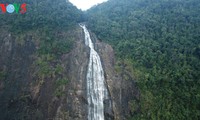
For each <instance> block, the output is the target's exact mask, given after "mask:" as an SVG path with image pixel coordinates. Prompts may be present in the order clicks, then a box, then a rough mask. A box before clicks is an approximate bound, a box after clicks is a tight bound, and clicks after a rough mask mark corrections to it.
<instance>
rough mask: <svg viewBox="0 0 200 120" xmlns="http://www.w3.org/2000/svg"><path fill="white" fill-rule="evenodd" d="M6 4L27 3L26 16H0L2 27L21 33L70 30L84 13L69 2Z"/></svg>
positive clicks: (26, 0)
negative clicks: (39, 30) (40, 30)
mask: <svg viewBox="0 0 200 120" xmlns="http://www.w3.org/2000/svg"><path fill="white" fill-rule="evenodd" d="M6 3H18V4H22V3H26V4H27V6H26V8H27V12H26V13H25V14H20V13H18V14H17V13H13V14H8V13H6V14H3V15H1V16H0V23H1V25H6V26H10V30H11V31H13V32H15V33H19V32H25V31H27V30H30V29H38V28H44V27H46V28H48V29H69V28H71V27H72V26H73V25H75V24H76V23H77V22H79V21H80V20H81V16H82V13H81V11H80V10H78V9H77V8H76V7H75V6H73V5H72V4H71V3H70V2H69V1H68V0H57V1H55V0H32V1H30V0H23V1H21V0H7V1H6Z"/></svg>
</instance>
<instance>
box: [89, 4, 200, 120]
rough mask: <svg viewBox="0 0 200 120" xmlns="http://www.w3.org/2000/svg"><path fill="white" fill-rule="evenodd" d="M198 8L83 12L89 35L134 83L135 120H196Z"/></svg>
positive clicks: (199, 100) (113, 7) (109, 7)
mask: <svg viewBox="0 0 200 120" xmlns="http://www.w3.org/2000/svg"><path fill="white" fill-rule="evenodd" d="M199 8H200V2H199V1H197V0H190V1H187V0H154V1H149V0H109V1H108V2H106V3H104V4H100V5H98V6H96V7H93V8H92V9H91V10H89V11H88V12H87V16H88V23H89V24H88V25H89V27H90V29H91V30H92V31H94V32H95V33H96V35H97V37H98V38H99V39H100V40H102V41H104V42H107V43H109V44H111V45H112V46H113V48H114V49H115V51H116V56H117V57H118V59H119V60H121V61H124V60H125V61H127V60H128V61H127V63H126V64H128V66H127V67H128V68H126V69H127V70H131V69H130V68H129V67H132V72H131V73H132V74H133V75H134V76H135V78H137V81H136V82H137V84H138V86H139V88H140V91H141V100H140V106H141V111H140V113H137V114H135V115H134V117H133V119H140V120H142V119H144V120H146V119H158V120H159V119H160V120H163V119H164V120H165V119H166V120H168V119H174V120H183V119H195V120H197V119H200V108H199V107H198V106H200V96H199V94H200V81H199V80H200V77H199V75H200V54H199V53H200V47H199V46H200V36H199V34H200V32H199V31H200V14H199V13H200V9H199ZM119 63H120V62H119ZM116 69H117V70H118V71H120V69H119V67H118V66H116ZM130 105H131V106H134V105H132V104H130ZM133 110H134V108H133Z"/></svg>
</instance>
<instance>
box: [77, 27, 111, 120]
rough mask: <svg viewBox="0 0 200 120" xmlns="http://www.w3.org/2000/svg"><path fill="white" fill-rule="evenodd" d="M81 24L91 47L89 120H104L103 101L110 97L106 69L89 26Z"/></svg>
mask: <svg viewBox="0 0 200 120" xmlns="http://www.w3.org/2000/svg"><path fill="white" fill-rule="evenodd" d="M80 26H81V27H82V28H83V30H84V33H85V44H86V45H87V46H89V48H90V59H89V64H88V70H87V100H88V120H104V103H103V101H104V100H105V99H106V98H108V91H107V88H106V86H105V78H104V71H103V68H102V65H101V60H100V57H99V55H98V53H97V52H96V51H95V49H94V44H93V43H92V40H91V38H90V34H89V32H88V30H87V28H86V27H85V25H83V24H80Z"/></svg>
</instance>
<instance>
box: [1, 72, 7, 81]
mask: <svg viewBox="0 0 200 120" xmlns="http://www.w3.org/2000/svg"><path fill="white" fill-rule="evenodd" d="M5 77H6V73H5V72H4V71H0V81H1V80H4V79H5Z"/></svg>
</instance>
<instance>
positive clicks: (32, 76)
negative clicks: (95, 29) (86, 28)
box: [0, 0, 81, 120]
mask: <svg viewBox="0 0 200 120" xmlns="http://www.w3.org/2000/svg"><path fill="white" fill-rule="evenodd" d="M22 2H23V3H26V4H27V7H26V8H27V12H26V13H25V14H20V13H19V14H16V13H13V14H9V13H5V14H1V15H0V24H1V29H0V33H1V34H0V116H1V117H0V119H2V120H13V119H15V120H31V119H32V120H47V119H54V118H56V117H57V116H56V115H57V114H58V113H61V111H62V110H60V109H59V110H58V108H59V106H61V104H62V101H63V97H64V96H65V94H64V93H65V92H66V91H67V90H66V85H67V83H68V82H69V76H68V75H67V70H68V69H67V67H66V66H65V64H64V63H65V62H67V61H70V60H69V58H70V57H67V58H65V57H63V56H64V55H65V56H66V55H67V54H69V53H70V52H71V50H72V49H73V48H74V47H73V46H74V44H75V41H76V40H77V39H79V34H80V31H81V30H80V29H78V28H77V23H78V21H80V19H81V11H79V10H78V9H76V7H74V6H73V5H72V4H71V3H69V2H68V1H65V0H57V1H54V0H43V1H41V0H32V1H30V0H23V1H21V0H7V1H6V3H22ZM64 58H65V59H66V61H63V59H64ZM65 108H67V107H66V106H65ZM57 111H59V112H57ZM66 111H67V110H65V111H64V112H63V113H62V114H66ZM61 117H63V119H64V118H65V117H66V115H65V116H61Z"/></svg>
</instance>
